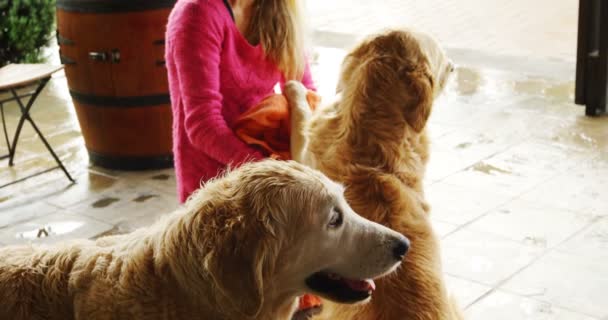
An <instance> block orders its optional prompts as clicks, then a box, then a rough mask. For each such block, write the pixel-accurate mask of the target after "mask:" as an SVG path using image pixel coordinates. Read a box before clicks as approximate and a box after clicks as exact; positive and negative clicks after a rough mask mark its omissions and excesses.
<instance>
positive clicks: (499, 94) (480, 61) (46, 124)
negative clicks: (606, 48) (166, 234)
mask: <svg viewBox="0 0 608 320" xmlns="http://www.w3.org/2000/svg"><path fill="white" fill-rule="evenodd" d="M311 2H312V3H313V5H314V2H315V1H311ZM338 2H339V1H338ZM389 2H390V1H389ZM473 2H475V1H473V0H470V1H467V3H473ZM499 2H500V1H499ZM499 2H497V3H499ZM541 2H543V1H541ZM395 3H396V2H395ZM414 3H416V2H414ZM475 3H478V2H475ZM543 3H544V2H543ZM332 5H333V4H332ZM420 5H421V6H422V4H420ZM361 6H363V7H365V5H364V4H362V3H360V2H359V1H355V2H353V10H355V11H356V10H359V9H360V8H361ZM556 6H557V7H558V8H561V10H562V11H563V10H564V6H565V7H568V6H572V1H570V0H568V1H564V2H560V3H559V5H558V4H556ZM452 7H454V6H452ZM541 7H542V5H541V4H540V3H539V4H534V6H533V9H535V10H538V12H539V15H540V16H541V18H539V19H540V21H550V22H551V21H553V20H551V19H553V18H550V17H545V16H546V15H548V14H547V12H545V11H542V10H540V9H541ZM318 8H319V7H317V9H318ZM357 8H359V9H357ZM425 8H426V7H425ZM504 8H507V6H506V5H505V7H504ZM313 9H314V8H313ZM448 9H449V8H448ZM318 10H321V9H318ZM323 10H325V9H323ZM323 10H321V11H317V12H318V13H319V15H318V20H317V22H316V23H317V25H316V27H318V28H316V29H315V30H316V33H315V35H316V38H315V39H313V40H314V41H313V44H314V45H315V46H314V54H313V58H314V63H313V74H314V77H315V80H316V83H317V85H318V87H319V91H320V93H321V94H322V95H323V97H324V99H325V100H329V99H330V98H331V96H332V94H333V91H334V89H335V83H336V79H337V75H338V70H339V63H340V61H341V59H342V57H343V56H344V54H345V49H344V48H347V47H348V46H350V45H351V44H352V43H353V42H354V41H356V39H357V38H358V37H356V36H349V34H348V32H346V31H349V32H350V31H353V29H350V30H347V29H346V28H347V22H348V21H347V19H346V18H348V17H349V16H348V14H347V12H346V11H344V12H343V13H342V14H341V15H338V16H336V17H334V18H332V19H330V18H328V17H329V15H323V14H322V13H323ZM375 10H379V9H375ZM425 10H426V11H423V12H427V15H426V16H430V13H428V10H429V9H428V8H427V9H425ZM459 10H460V9H459ZM505 10H506V9H505ZM551 10H557V9H551ZM551 10H550V12H554V11H551ZM574 10H575V9H574ZM395 11H396V12H399V11H398V10H397V9H395ZM461 11H462V10H461ZM515 11H517V10H515ZM459 12H460V11H459ZM472 12H477V11H472ZM517 12H519V11H517ZM560 12H561V11H560ZM554 13H555V12H554ZM571 15H572V13H571V12H568V13H564V12H562V13H560V14H559V15H558V17H563V19H562V20H560V21H563V25H564V26H563V27H562V28H561V29H560V28H557V27H555V28H554V29H552V30H554V31H551V32H552V34H553V33H555V34H553V35H549V36H546V38H545V39H544V40H543V41H546V43H545V46H553V47H552V48H553V49H551V50H546V51H535V52H537V54H536V56H535V57H519V58H518V57H516V56H515V57H514V58H513V57H509V58H505V57H503V56H502V53H504V52H502V51H500V50H499V49H500V48H506V49H505V52H510V53H512V52H511V51H509V50H510V49H509V46H511V47H520V46H523V45H522V44H521V43H520V42H518V41H520V40H518V39H511V40H510V41H511V44H509V45H506V44H504V43H506V42H505V41H506V40H504V41H503V40H496V41H495V43H497V44H495V47H492V46H489V45H487V46H486V47H487V48H491V50H490V51H491V52H490V53H487V52H481V51H477V49H479V48H478V47H479V46H482V45H481V44H483V42H480V43H479V44H477V47H475V46H472V47H469V46H467V44H466V43H467V42H466V41H465V40H466V39H464V40H462V41H463V42H462V43H458V42H457V41H456V42H454V41H453V42H452V43H456V45H462V46H467V47H466V50H460V49H458V48H452V49H450V50H448V52H449V53H452V52H455V53H457V54H456V55H455V56H453V58H454V60H455V62H456V64H457V65H458V67H457V68H456V71H455V73H454V75H453V77H452V79H451V80H450V82H449V84H448V86H447V88H446V90H445V92H444V94H443V95H442V96H441V97H440V98H439V99H438V100H437V101H436V103H435V106H434V110H433V114H432V116H431V119H430V122H429V125H428V130H429V133H430V136H431V141H432V148H431V161H430V163H429V166H428V169H427V175H426V181H425V184H426V194H427V197H428V200H429V201H430V203H431V205H432V207H433V209H432V220H433V223H434V225H435V228H436V232H437V233H438V235H439V236H440V237H441V239H442V248H443V249H442V251H443V260H444V270H445V273H446V278H447V281H448V284H449V288H450V290H451V291H452V292H453V293H454V295H455V296H456V297H457V298H458V300H459V302H460V304H461V305H462V306H463V307H464V308H465V309H466V314H467V318H468V319H479V320H481V319H484V320H485V319H509V320H512V319H533V320H536V319H569V320H570V319H573V320H576V319H586V320H592V319H594V320H603V319H606V318H607V317H608V306H607V305H606V303H605V297H606V296H608V268H607V267H606V266H608V240H607V239H608V196H607V194H606V190H608V118H607V117H604V118H588V117H585V116H584V109H583V107H580V106H576V105H574V104H573V103H572V101H573V94H574V84H573V81H572V79H573V74H570V73H568V72H569V70H573V63H572V61H570V60H569V59H567V58H564V59H561V58H563V57H568V56H569V55H570V54H571V52H570V51H569V50H570V49H565V47H566V46H563V44H553V42H554V41H553V40H554V38H552V37H553V36H556V37H557V36H558V35H559V34H562V35H563V34H566V35H568V36H567V37H565V38H564V39H565V40H564V41H565V42H568V41H570V40H569V39H570V38H569V37H570V36H571V33H572V31H571V30H569V29H568V28H570V25H572V21H571V20H572V19H571ZM412 16H413V15H412ZM340 17H346V18H344V19H342V18H340ZM423 17H425V15H422V14H421V15H420V16H417V17H416V19H418V20H416V21H422V22H424V21H426V22H427V25H428V26H429V28H430V27H432V26H434V25H438V22H436V21H434V20H429V19H426V20H425V19H423ZM543 17H544V18H543ZM393 18H394V17H393ZM393 18H391V19H393ZM554 18H555V19H557V17H554ZM412 19H413V18H412ZM467 19H468V18H467ZM484 19H485V18H484ZM547 19H548V20H547ZM391 21H392V20H391ZM484 21H485V20H484ZM500 21H502V20H500ZM422 22H420V23H422ZM378 23H379V22H378V20H377V19H376V18H375V16H374V17H371V16H370V17H369V18H368V19H367V20H366V21H363V22H362V23H361V24H360V25H359V24H357V26H356V27H357V28H363V26H365V25H367V26H368V27H369V28H371V27H373V26H375V25H376V24H378ZM547 23H549V22H547ZM551 23H554V24H553V26H556V25H557V23H556V22H551ZM530 24H532V23H531V22H530ZM351 25H352V23H351ZM505 25H506V24H504V25H502V28H504V27H505ZM533 25H536V24H533ZM496 28H498V30H499V29H500V28H501V26H500V25H498V24H497V26H496ZM521 28H522V27H521V26H516V29H518V30H521ZM330 29H332V30H334V31H336V32H335V33H332V32H330V31H331V30H330ZM565 29H568V30H565ZM438 30H439V29H438ZM343 31H344V33H342V32H343ZM439 31H441V30H439ZM444 31H445V30H444ZM357 32H363V31H357ZM480 32H482V31H481V30H478V31H477V33H473V35H470V37H477V36H476V35H475V34H478V33H480ZM486 32H490V31H486ZM539 32H541V31H540V30H533V32H532V31H531V35H529V37H530V39H533V38H534V37H537V36H538V37H540V36H539V35H538V33H539ZM546 32H548V31H546ZM351 33H356V32H351ZM438 33H440V34H441V32H438ZM445 33H446V34H448V33H447V31H445ZM448 35H449V34H448ZM442 37H444V38H445V35H444V36H442ZM492 37H493V36H491V35H488V36H487V39H486V40H488V39H491V38H492ZM560 37H561V36H560ZM440 38H441V37H440ZM479 38H480V39H482V38H483V37H479ZM530 39H527V40H526V39H524V40H521V41H531V40H530ZM482 40H483V39H482ZM443 41H444V40H442V42H443ZM467 41H469V40H467ZM471 41H472V40H471ZM480 41H481V40H480ZM488 41H489V40H488ZM501 41H503V42H501ZM447 42H448V43H449V41H447ZM488 43H489V42H488ZM488 43H486V44H488ZM541 44H542V43H541ZM570 44H571V43H570ZM535 45H536V44H535ZM562 46H563V47H562ZM497 48H498V49H497ZM469 49H472V50H469ZM528 49H529V48H528ZM528 49H526V50H528ZM492 52H495V53H496V55H493V53H492ZM513 52H514V51H513ZM542 56H551V57H552V59H549V60H543V59H541V57H542ZM532 58H534V59H539V60H535V61H540V62H539V63H536V62H535V63H533V64H531V63H530V59H532ZM488 61H490V62H491V63H486V62H488ZM556 70H561V71H560V72H556ZM5 113H6V117H7V120H8V125H9V132H13V131H14V126H15V123H16V119H17V117H18V109H17V107H16V106H15V105H14V104H7V105H5ZM32 117H33V118H34V119H35V120H36V122H37V123H38V124H39V125H40V127H41V130H42V131H43V132H44V134H45V135H46V137H47V138H48V139H49V141H50V143H51V145H53V147H54V148H55V150H56V151H57V153H58V154H59V156H60V157H61V159H62V160H63V161H64V163H65V164H66V165H67V167H68V170H69V171H70V173H71V174H72V175H73V176H74V177H75V178H76V180H77V183H76V184H71V183H69V181H68V180H67V179H66V178H65V176H64V175H63V173H62V172H60V171H58V170H55V171H52V172H49V173H46V174H43V175H40V176H38V177H36V178H33V179H30V180H27V181H25V182H21V183H19V184H16V185H13V186H10V187H7V188H2V189H0V245H7V244H16V243H26V242H34V243H46V242H56V241H61V240H64V239H70V238H77V237H80V238H94V237H98V236H101V235H108V234H115V233H122V232H128V231H130V230H133V229H134V228H137V227H141V226H145V225H149V224H150V223H152V222H153V221H155V220H156V219H157V218H158V217H159V216H160V215H162V214H164V213H167V212H170V211H171V210H173V209H174V208H176V207H177V200H176V193H175V176H174V172H173V170H172V169H166V170H158V171H146V172H120V171H112V170H105V169H102V168H98V167H92V166H90V165H89V164H88V156H87V153H86V149H85V147H84V141H83V139H82V136H81V134H80V128H79V126H78V122H77V120H76V116H75V113H74V109H73V106H72V104H71V100H70V97H69V94H68V91H67V85H66V81H65V77H64V76H63V75H61V74H59V75H57V76H56V77H54V78H53V80H52V81H51V82H50V83H49V86H48V87H47V88H46V90H45V91H44V92H43V94H42V96H41V98H40V99H39V101H38V103H37V104H36V105H35V106H34V108H33V110H32ZM6 152H7V149H6V146H5V144H4V143H2V142H0V154H3V153H6ZM15 162H16V164H15V166H14V167H10V168H9V167H8V164H7V162H6V160H3V161H2V162H0V185H3V184H5V183H8V182H10V181H14V180H16V179H19V178H20V177H23V176H26V175H28V174H31V173H35V172H38V171H40V170H42V169H44V168H48V167H52V166H54V163H53V161H52V159H51V158H50V156H49V155H48V154H47V153H46V150H45V148H44V146H43V145H42V144H41V141H40V139H39V137H37V136H36V135H35V134H34V133H33V130H31V128H30V127H29V125H28V124H26V125H25V129H24V132H23V137H22V139H21V141H20V144H19V146H18V150H17V156H16V159H15Z"/></svg>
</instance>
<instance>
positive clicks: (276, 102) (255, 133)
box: [234, 91, 321, 310]
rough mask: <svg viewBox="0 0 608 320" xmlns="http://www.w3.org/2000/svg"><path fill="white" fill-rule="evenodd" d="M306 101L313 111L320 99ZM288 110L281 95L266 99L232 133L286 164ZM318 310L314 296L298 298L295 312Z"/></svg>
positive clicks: (318, 301) (311, 96)
mask: <svg viewBox="0 0 608 320" xmlns="http://www.w3.org/2000/svg"><path fill="white" fill-rule="evenodd" d="M306 100H308V104H309V105H310V108H311V109H312V110H314V109H315V108H316V107H317V105H318V104H319V103H320V102H321V97H320V96H319V95H317V94H316V93H315V92H314V91H308V94H307V95H306ZM290 129H291V128H290V121H289V106H288V104H287V99H285V96H283V95H282V94H274V95H271V96H268V97H267V98H265V99H264V100H262V102H260V103H259V104H257V105H256V106H254V107H253V108H251V109H249V110H248V111H247V112H245V113H244V114H243V115H242V116H241V117H240V118H238V119H237V121H236V124H235V128H234V131H235V132H236V135H237V136H238V137H239V138H240V139H242V140H243V141H245V142H246V143H247V144H250V145H256V146H259V147H261V148H263V149H264V150H265V151H266V152H268V154H270V156H271V157H272V158H275V159H281V160H289V159H291V153H290V151H289V150H290V149H289V138H290V136H289V134H290V132H291V130H290ZM320 306H321V299H319V298H318V297H316V296H313V295H309V294H307V295H304V296H302V297H300V306H299V308H298V310H307V309H311V308H316V307H320Z"/></svg>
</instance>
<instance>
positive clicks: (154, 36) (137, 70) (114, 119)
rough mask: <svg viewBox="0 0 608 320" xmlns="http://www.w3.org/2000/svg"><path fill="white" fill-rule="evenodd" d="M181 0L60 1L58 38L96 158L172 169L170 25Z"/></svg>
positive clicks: (105, 163) (116, 165)
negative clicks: (167, 48)
mask: <svg viewBox="0 0 608 320" xmlns="http://www.w3.org/2000/svg"><path fill="white" fill-rule="evenodd" d="M175 2H176V0H57V40H58V43H59V48H60V49H59V53H60V57H61V61H62V63H63V64H65V73H66V77H67V80H68V86H69V89H70V94H71V96H72V100H73V102H74V106H75V108H76V113H77V115H78V121H79V122H80V128H81V130H82V135H83V136H84V140H85V144H86V147H87V150H88V152H89V156H90V160H91V162H92V163H93V164H94V165H98V166H101V167H105V168H110V169H120V170H142V169H157V168H166V167H171V166H172V165H173V156H172V147H171V146H172V142H171V128H172V119H171V118H172V114H171V105H170V99H169V89H168V84H167V71H166V68H165V62H164V51H165V45H164V44H165V41H164V38H165V26H166V24H167V18H168V16H169V13H170V11H171V8H172V7H173V5H174V4H175Z"/></svg>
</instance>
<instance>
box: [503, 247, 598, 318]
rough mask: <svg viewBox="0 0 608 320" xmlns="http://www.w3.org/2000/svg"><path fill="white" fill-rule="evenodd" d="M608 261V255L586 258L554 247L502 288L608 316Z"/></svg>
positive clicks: (577, 309) (573, 308)
mask: <svg viewBox="0 0 608 320" xmlns="http://www.w3.org/2000/svg"><path fill="white" fill-rule="evenodd" d="M607 265H608V264H607V261H606V260H605V259H599V258H596V259H582V257H581V256H580V255H574V254H567V253H563V252H558V251H552V252H550V253H548V254H547V255H545V256H543V257H542V258H541V259H539V260H538V261H536V262H535V263H534V264H532V265H531V266H530V267H528V268H526V269H525V270H523V271H522V272H521V273H519V274H517V275H516V276H514V277H513V278H512V279H510V280H509V281H508V282H506V283H505V284H504V285H503V286H502V287H501V288H502V289H503V290H506V291H508V292H511V293H515V294H518V295H523V296H526V297H531V298H534V299H538V300H541V301H547V302H550V303H552V304H555V305H556V306H559V307H563V308H567V309H569V310H574V311H577V312H580V313H584V314H588V315H591V316H594V317H596V318H600V319H605V318H606V317H608V304H606V288H608V268H607V267H606V266H607Z"/></svg>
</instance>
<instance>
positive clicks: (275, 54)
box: [246, 0, 306, 80]
mask: <svg viewBox="0 0 608 320" xmlns="http://www.w3.org/2000/svg"><path fill="white" fill-rule="evenodd" d="M301 2H303V0H256V1H255V3H254V6H255V9H254V10H253V11H252V14H251V20H250V23H249V26H248V28H247V30H248V31H247V34H246V38H247V40H249V42H251V43H260V44H261V45H262V48H264V52H265V53H266V56H267V57H268V58H270V59H271V60H272V61H273V62H274V63H276V65H277V66H278V68H279V69H280V70H281V71H282V72H283V75H284V76H285V79H286V80H301V79H302V76H303V74H304V68H305V65H306V56H305V52H304V50H305V49H304V47H305V41H304V32H305V27H304V22H303V19H302V16H301V15H302V8H301Z"/></svg>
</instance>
